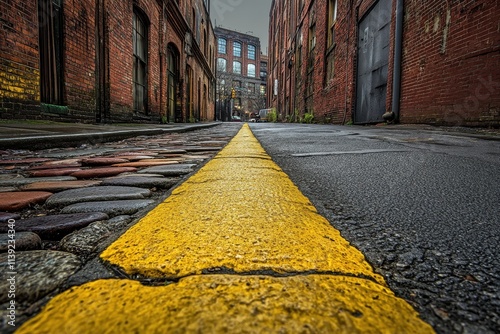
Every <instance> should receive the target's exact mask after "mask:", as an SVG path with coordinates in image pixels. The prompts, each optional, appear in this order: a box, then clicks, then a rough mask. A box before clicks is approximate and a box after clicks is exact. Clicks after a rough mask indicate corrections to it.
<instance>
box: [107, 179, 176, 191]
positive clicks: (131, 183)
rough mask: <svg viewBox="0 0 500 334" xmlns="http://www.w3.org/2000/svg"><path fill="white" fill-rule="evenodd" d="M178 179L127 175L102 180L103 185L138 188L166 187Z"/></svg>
mask: <svg viewBox="0 0 500 334" xmlns="http://www.w3.org/2000/svg"><path fill="white" fill-rule="evenodd" d="M177 182H179V180H177V179H175V178H165V177H143V176H129V177H111V178H107V179H104V180H103V181H102V185H103V186H128V187H139V188H148V189H149V188H153V187H155V188H162V189H168V188H171V187H172V186H174V185H175V184H176V183H177Z"/></svg>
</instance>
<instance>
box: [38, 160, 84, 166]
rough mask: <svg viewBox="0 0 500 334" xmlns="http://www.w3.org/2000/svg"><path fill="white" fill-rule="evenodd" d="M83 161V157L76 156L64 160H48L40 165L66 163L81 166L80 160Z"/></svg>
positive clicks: (64, 164)
mask: <svg viewBox="0 0 500 334" xmlns="http://www.w3.org/2000/svg"><path fill="white" fill-rule="evenodd" d="M81 161H82V159H81V158H75V159H64V160H52V161H47V162H44V163H43V164H41V165H40V166H58V165H62V166H66V165H78V166H80V165H81V164H80V162H81Z"/></svg>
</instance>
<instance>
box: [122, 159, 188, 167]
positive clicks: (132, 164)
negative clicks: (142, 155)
mask: <svg viewBox="0 0 500 334" xmlns="http://www.w3.org/2000/svg"><path fill="white" fill-rule="evenodd" d="M178 163H179V161H178V160H167V159H163V160H161V161H160V160H158V159H150V160H149V161H148V160H146V161H142V160H141V161H133V162H126V163H122V164H116V165H113V166H114V167H152V166H163V165H175V164H178Z"/></svg>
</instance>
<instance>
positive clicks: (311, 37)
mask: <svg viewBox="0 0 500 334" xmlns="http://www.w3.org/2000/svg"><path fill="white" fill-rule="evenodd" d="M315 47H316V24H313V25H312V26H311V27H310V28H309V52H312V51H314V48H315Z"/></svg>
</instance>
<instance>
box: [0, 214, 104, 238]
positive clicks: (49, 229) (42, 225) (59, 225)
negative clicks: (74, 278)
mask: <svg viewBox="0 0 500 334" xmlns="http://www.w3.org/2000/svg"><path fill="white" fill-rule="evenodd" d="M108 218H109V217H108V215H107V214H105V213H102V212H95V211H94V212H93V213H75V214H59V215H50V216H41V217H32V218H28V219H21V220H17V221H16V232H26V231H29V232H34V233H36V234H38V235H39V236H40V238H42V239H44V240H60V239H61V238H62V237H64V236H65V235H67V234H69V233H71V232H73V231H75V230H78V229H81V228H83V227H85V226H88V225H89V224H90V223H93V222H95V221H98V220H106V219H108ZM7 230H8V226H7V224H5V223H4V224H0V232H2V233H5V232H7Z"/></svg>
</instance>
